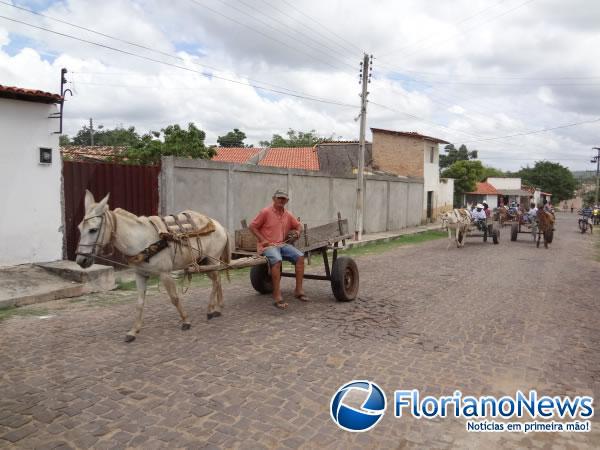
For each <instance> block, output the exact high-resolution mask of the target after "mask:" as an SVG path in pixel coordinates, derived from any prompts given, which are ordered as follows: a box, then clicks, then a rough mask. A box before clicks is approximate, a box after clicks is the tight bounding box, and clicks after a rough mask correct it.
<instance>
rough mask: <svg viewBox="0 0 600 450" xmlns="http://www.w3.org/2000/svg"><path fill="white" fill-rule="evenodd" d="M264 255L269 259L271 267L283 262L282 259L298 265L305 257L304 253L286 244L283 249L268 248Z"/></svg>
mask: <svg viewBox="0 0 600 450" xmlns="http://www.w3.org/2000/svg"><path fill="white" fill-rule="evenodd" d="M262 254H263V256H266V257H267V259H268V260H269V265H270V266H274V265H275V264H277V263H279V262H281V260H282V259H283V260H286V261H289V262H291V263H294V264H296V261H298V258H303V257H304V253H302V252H301V251H300V250H298V249H297V248H296V247H294V246H293V245H290V244H284V245H282V246H281V247H267V248H265V250H264V251H263V252H262Z"/></svg>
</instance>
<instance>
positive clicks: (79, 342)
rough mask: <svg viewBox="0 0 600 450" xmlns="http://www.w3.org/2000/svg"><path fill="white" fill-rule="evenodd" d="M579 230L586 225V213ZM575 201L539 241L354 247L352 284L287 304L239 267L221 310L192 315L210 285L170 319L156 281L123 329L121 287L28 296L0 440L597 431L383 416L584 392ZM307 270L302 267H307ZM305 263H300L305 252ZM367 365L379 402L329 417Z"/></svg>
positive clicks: (490, 438) (451, 444)
mask: <svg viewBox="0 0 600 450" xmlns="http://www.w3.org/2000/svg"><path fill="white" fill-rule="evenodd" d="M594 232H598V231H596V230H594ZM593 239H594V238H593V236H590V235H589V234H586V235H581V234H580V233H578V231H577V225H576V216H575V215H569V214H564V215H562V216H560V217H559V220H558V224H557V230H556V233H555V237H554V242H553V243H552V244H551V245H550V248H549V249H548V250H546V249H544V248H543V245H542V247H541V248H539V249H537V248H536V247H535V245H534V244H533V243H532V242H531V237H530V236H529V235H526V234H519V237H518V241H517V242H510V230H509V228H508V227H507V228H504V229H503V230H502V234H501V240H500V244H499V245H492V244H491V243H490V242H488V243H485V244H484V243H483V242H482V240H481V238H469V239H468V240H467V242H466V245H465V247H464V248H462V249H457V248H456V247H451V248H450V249H449V250H446V247H447V240H446V239H439V240H433V241H429V242H425V243H422V244H418V245H411V246H402V247H397V248H394V249H392V250H390V251H386V252H383V253H378V254H371V255H364V256H360V257H358V258H356V261H357V263H358V266H359V270H360V282H361V288H360V298H359V299H357V300H356V301H354V302H349V303H339V302H336V301H335V300H334V298H333V296H332V293H331V288H330V286H329V283H328V282H322V281H310V280H308V281H307V282H306V285H305V288H306V293H307V295H309V296H310V297H311V300H312V302H310V303H302V302H299V301H294V299H293V298H292V289H293V282H292V281H291V280H290V279H284V280H283V286H284V295H285V296H286V299H287V300H288V302H289V303H290V306H289V308H288V310H286V311H279V310H277V309H276V308H274V307H273V306H272V302H271V301H270V298H269V297H265V296H261V295H259V294H257V293H256V292H255V291H254V290H253V289H252V287H251V285H250V282H249V280H248V279H247V278H235V279H234V280H233V282H231V283H227V282H224V295H225V309H224V314H223V316H222V317H220V318H217V319H213V320H212V321H210V322H207V321H206V305H207V302H208V293H209V291H210V290H209V288H208V287H207V288H204V287H193V288H191V289H190V290H189V291H188V292H187V293H186V294H185V295H184V296H183V301H184V305H185V307H186V309H187V311H188V313H190V316H191V320H192V328H191V329H190V330H189V331H182V330H181V329H180V324H179V320H178V318H179V317H178V314H177V311H176V310H175V308H174V307H173V306H172V305H171V303H170V302H169V300H168V298H167V296H166V293H165V292H164V289H161V292H156V291H153V292H152V293H150V295H149V297H148V299H147V301H146V309H145V320H144V326H143V328H142V331H141V333H140V334H139V336H138V338H137V340H136V341H135V342H133V343H130V344H126V343H125V342H124V336H125V333H126V332H127V331H128V329H129V328H130V326H131V324H132V321H133V318H134V308H135V296H136V294H135V291H114V292H111V293H106V294H102V295H99V294H96V295H90V296H88V297H87V298H79V299H72V300H62V301H58V302H51V303H47V304H44V305H36V307H38V308H39V307H40V306H42V307H43V308H44V309H45V310H46V311H47V313H46V315H45V316H43V317H37V316H18V317H12V318H10V319H7V320H4V321H1V322H0V348H1V349H2V358H1V359H0V448H13V447H14V448H31V449H33V448H35V449H52V448H61V449H66V448H92V447H93V448H98V449H112V448H114V449H122V448H143V449H148V450H149V449H159V448H244V449H261V448H307V449H308V448H343V449H347V448H391V449H401V448H407V447H419V448H478V449H479V448H492V447H495V448H598V446H599V445H600V428H599V427H600V424H599V423H598V420H597V419H594V421H593V423H592V431H591V432H589V433H527V434H525V433H468V432H467V431H466V430H465V420H464V419H456V418H452V419H433V420H429V419H420V420H417V419H413V418H410V417H403V418H399V419H397V418H394V416H393V408H392V402H391V394H392V393H393V391H394V390H396V389H419V390H420V391H421V395H422V396H425V395H429V394H432V395H442V394H444V395H452V393H453V392H454V391H455V390H457V389H460V390H461V391H462V392H463V394H464V395H475V396H479V395H498V396H501V395H510V396H514V395H515V391H516V390H521V391H524V392H525V391H528V390H530V389H536V390H537V391H538V393H540V395H550V396H554V395H571V396H574V395H592V396H594V397H595V399H596V401H595V406H597V402H598V400H597V399H599V398H600V305H599V302H600V296H599V295H598V292H600V263H599V262H597V261H596V260H594V255H593V252H594V247H593ZM309 269H310V266H309ZM312 270H315V269H314V268H312ZM354 379H368V380H372V381H375V382H376V383H377V384H379V385H380V386H381V387H382V388H383V389H384V390H385V392H386V393H387V395H388V410H387V414H386V416H385V417H384V418H383V419H382V421H381V423H379V424H378V425H377V426H376V427H375V428H374V429H373V430H371V431H369V432H367V433H349V432H345V431H342V430H340V429H338V428H337V427H336V425H335V424H334V423H333V422H332V420H331V419H330V416H329V409H328V408H329V402H330V399H331V396H332V395H333V394H334V392H335V391H336V390H337V389H338V387H340V386H341V385H342V384H343V383H346V382H348V381H351V380H354Z"/></svg>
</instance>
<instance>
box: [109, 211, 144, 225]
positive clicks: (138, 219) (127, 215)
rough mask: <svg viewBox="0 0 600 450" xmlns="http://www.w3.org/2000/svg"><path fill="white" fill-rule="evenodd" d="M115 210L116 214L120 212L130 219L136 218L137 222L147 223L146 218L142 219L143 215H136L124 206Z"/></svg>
mask: <svg viewBox="0 0 600 450" xmlns="http://www.w3.org/2000/svg"><path fill="white" fill-rule="evenodd" d="M113 212H114V213H115V214H119V215H120V216H125V217H127V218H128V219H130V220H135V221H136V222H137V223H145V222H144V220H142V217H139V216H136V215H135V214H133V213H130V212H129V211H127V210H125V209H122V208H115V209H114V210H113Z"/></svg>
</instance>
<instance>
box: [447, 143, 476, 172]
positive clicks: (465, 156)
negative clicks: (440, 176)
mask: <svg viewBox="0 0 600 450" xmlns="http://www.w3.org/2000/svg"><path fill="white" fill-rule="evenodd" d="M444 151H445V152H446V154H445V155H440V170H441V169H444V168H446V167H450V166H451V165H452V164H454V163H455V162H456V161H468V160H470V159H477V150H472V151H469V150H468V149H467V146H466V145H465V144H462V145H461V146H460V147H459V148H458V150H457V149H456V147H455V146H454V144H448V145H446V146H445V147H444Z"/></svg>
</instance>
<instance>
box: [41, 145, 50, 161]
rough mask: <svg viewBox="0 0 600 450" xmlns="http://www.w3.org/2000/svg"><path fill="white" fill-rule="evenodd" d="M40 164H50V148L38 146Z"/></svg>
mask: <svg viewBox="0 0 600 450" xmlns="http://www.w3.org/2000/svg"><path fill="white" fill-rule="evenodd" d="M40 164H52V149H51V148H44V147H40Z"/></svg>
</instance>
